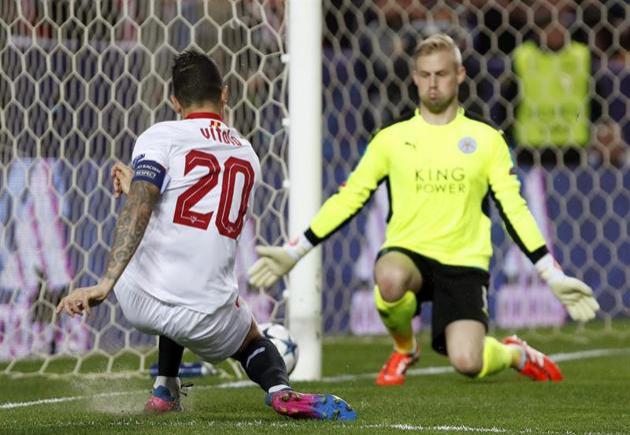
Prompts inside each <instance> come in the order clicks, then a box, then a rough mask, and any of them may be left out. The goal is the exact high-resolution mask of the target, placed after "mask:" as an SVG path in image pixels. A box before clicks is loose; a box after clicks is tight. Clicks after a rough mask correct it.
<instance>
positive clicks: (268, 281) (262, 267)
mask: <svg viewBox="0 0 630 435" xmlns="http://www.w3.org/2000/svg"><path fill="white" fill-rule="evenodd" d="M311 249H313V245H312V244H311V243H310V242H309V241H308V240H307V239H306V237H304V235H303V234H301V235H300V236H299V237H297V238H295V239H294V240H292V241H291V242H289V243H285V244H284V245H282V246H257V247H256V253H257V254H258V255H259V256H260V258H259V259H258V260H257V261H256V263H254V265H253V266H252V267H250V268H249V270H248V271H247V273H248V274H249V283H250V284H251V285H253V286H254V287H257V288H267V287H269V286H272V285H273V284H275V283H276V281H278V280H279V279H280V278H282V277H283V276H284V275H286V274H287V273H289V271H291V269H293V266H295V264H296V263H297V262H298V261H299V260H300V259H301V258H302V257H304V256H305V255H306V254H307V253H308V252H309V251H310V250H311Z"/></svg>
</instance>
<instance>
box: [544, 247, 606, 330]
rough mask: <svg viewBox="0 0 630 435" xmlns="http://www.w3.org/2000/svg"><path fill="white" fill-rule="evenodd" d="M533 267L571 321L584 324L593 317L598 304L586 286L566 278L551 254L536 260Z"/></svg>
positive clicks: (574, 279)
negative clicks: (565, 309)
mask: <svg viewBox="0 0 630 435" xmlns="http://www.w3.org/2000/svg"><path fill="white" fill-rule="evenodd" d="M535 266H536V270H537V271H538V274H539V275H540V277H541V278H542V279H544V280H545V282H546V283H547V285H548V286H549V288H551V291H552V292H553V294H554V295H555V296H556V297H557V298H558V300H559V301H560V302H562V303H563V304H564V306H565V307H566V308H567V311H568V312H569V315H570V316H571V318H572V319H573V320H576V321H579V322H585V321H587V320H591V319H593V318H594V317H595V313H596V312H597V310H599V304H598V303H597V301H596V300H595V297H594V296H593V290H591V288H590V287H589V286H588V285H586V284H585V283H583V282H582V281H580V280H579V279H576V278H572V277H570V276H566V275H565V274H564V272H563V271H562V269H561V268H560V266H559V265H558V263H556V261H555V260H554V258H553V257H552V256H551V254H547V255H545V256H544V257H543V258H541V259H540V260H538V261H537V262H536V264H535Z"/></svg>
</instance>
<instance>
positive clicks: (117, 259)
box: [56, 181, 160, 316]
mask: <svg viewBox="0 0 630 435" xmlns="http://www.w3.org/2000/svg"><path fill="white" fill-rule="evenodd" d="M159 199H160V189H159V188H158V187H156V186H155V185H153V184H151V183H148V182H146V181H134V182H133V183H131V189H130V190H129V196H128V197H127V201H126V202H125V205H124V206H123V209H122V211H121V212H120V216H119V217H118V222H117V223H116V230H115V232H114V244H113V245H112V248H111V250H110V252H109V258H108V260H107V267H106V269H105V276H103V278H102V279H101V280H100V281H99V282H98V284H96V285H95V286H91V287H84V288H80V289H77V290H75V291H74V292H72V293H71V294H69V295H68V296H66V297H64V298H63V299H62V300H61V302H59V305H58V306H57V310H56V312H57V314H60V313H61V312H62V311H65V312H66V313H67V314H69V315H70V316H74V315H75V314H81V313H83V312H85V313H86V314H89V312H90V307H93V306H94V305H98V304H100V303H101V302H103V301H104V300H105V298H107V295H108V294H109V292H111V291H112V289H113V288H114V284H116V281H118V278H120V275H122V273H123V271H124V270H125V267H127V264H129V261H130V260H131V257H132V256H133V254H134V252H136V249H137V248H138V245H139V244H140V241H141V240H142V236H144V231H145V230H146V228H147V225H148V224H149V219H150V218H151V212H152V211H153V207H154V206H155V204H156V203H157V202H158V200H159Z"/></svg>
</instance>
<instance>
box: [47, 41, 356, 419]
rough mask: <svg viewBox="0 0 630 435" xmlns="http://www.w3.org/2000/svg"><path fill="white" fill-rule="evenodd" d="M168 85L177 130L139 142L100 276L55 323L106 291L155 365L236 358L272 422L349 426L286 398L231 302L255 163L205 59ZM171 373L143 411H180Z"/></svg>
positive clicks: (339, 403)
mask: <svg viewBox="0 0 630 435" xmlns="http://www.w3.org/2000/svg"><path fill="white" fill-rule="evenodd" d="M172 76H173V96H171V102H172V103H173V106H174V107H175V110H176V112H177V113H178V114H179V115H180V116H181V118H182V119H181V120H179V121H167V122H159V123H157V124H155V125H153V126H152V127H150V128H149V129H148V130H146V131H145V132H144V133H143V134H141V135H140V137H138V140H137V142H136V145H135V147H134V150H133V155H132V159H133V163H132V166H133V179H132V182H131V184H130V187H129V191H128V197H127V200H126V202H125V204H124V206H123V208H122V210H121V212H120V215H119V217H118V222H117V224H116V229H115V234H114V242H113V245H112V247H111V251H110V255H109V258H108V261H107V266H106V272H105V275H104V277H103V278H101V280H100V281H99V282H98V283H97V284H96V285H94V286H91V287H85V288H80V289H77V290H75V291H74V292H72V293H70V294H69V295H68V296H66V297H64V298H63V299H62V300H61V302H60V303H59V305H58V307H57V313H58V314H59V313H61V312H65V313H67V314H69V315H71V316H74V315H75V314H83V313H85V314H89V312H90V307H92V306H95V305H98V304H100V303H101V302H102V301H104V300H105V299H106V298H107V296H108V294H109V293H110V292H111V290H112V289H113V290H114V291H115V293H116V297H117V299H118V302H119V303H120V306H121V308H122V310H123V313H124V315H125V317H126V318H127V319H128V320H129V321H130V322H131V323H132V324H133V325H134V326H135V327H136V328H138V329H139V330H141V331H143V332H146V333H149V334H157V335H160V336H161V344H160V353H161V356H160V363H162V362H164V361H168V360H170V365H171V366H172V367H173V368H177V367H178V366H179V362H180V361H181V346H184V347H186V348H188V349H190V350H191V351H192V352H194V353H195V354H197V355H198V356H199V357H201V358H202V359H204V360H206V361H209V362H213V363H216V362H219V361H222V360H224V359H226V358H229V357H233V358H235V359H237V360H238V361H239V362H240V363H241V365H242V366H243V368H244V369H245V372H246V373H247V375H248V376H249V377H250V379H251V380H252V381H254V382H256V383H257V384H258V385H260V386H261V388H263V390H265V392H266V393H267V396H266V403H267V404H268V405H270V406H271V407H272V408H273V409H274V410H275V411H276V412H278V413H280V414H284V415H288V416H290V417H297V418H313V419H325V420H333V419H335V420H336V419H340V420H353V419H355V418H356V414H355V412H354V411H353V410H352V409H351V408H350V407H349V406H348V404H347V403H346V402H345V401H343V400H342V399H340V398H338V397H336V396H333V395H330V394H302V393H297V392H295V391H293V390H292V389H291V387H290V386H289V381H288V375H287V372H286V367H285V364H284V361H283V359H282V357H281V356H280V354H279V353H278V350H277V349H276V348H275V346H274V345H273V344H272V343H271V342H270V341H269V340H268V339H267V338H265V337H263V336H262V335H261V334H260V332H259V330H258V327H257V326H256V322H255V320H254V318H253V316H252V313H251V311H250V309H249V307H248V306H247V304H246V303H245V302H244V301H242V300H240V299H239V298H238V287H237V283H236V277H235V274H234V259H235V252H236V247H237V242H238V238H239V235H240V233H241V230H242V228H243V224H244V222H245V220H246V219H247V216H248V211H249V210H251V207H252V203H253V197H254V188H255V186H256V185H257V184H258V183H259V182H260V178H261V175H260V163H259V160H258V157H257V156H256V154H255V153H254V151H253V149H252V146H251V144H250V143H249V142H248V141H247V140H246V139H245V138H243V137H242V136H241V135H240V134H239V133H238V132H237V131H236V130H235V129H233V128H230V127H229V126H227V125H226V124H225V123H224V121H223V119H222V117H221V115H220V114H221V113H222V112H223V107H224V105H225V104H226V102H227V88H226V87H224V86H223V80H222V77H221V74H220V72H219V69H218V68H217V66H216V64H215V63H214V61H213V60H212V59H210V58H209V57H208V56H206V55H204V54H201V53H198V52H196V51H185V52H183V53H182V54H180V55H178V56H177V57H176V58H175V61H174V65H173V69H172ZM163 342H164V343H166V344H167V346H166V348H165V349H162V347H163V346H162V345H163V344H164V343H163ZM169 349H170V350H171V351H173V355H170V356H169V355H168V352H169ZM176 373H177V372H175V373H174V374H172V376H159V377H158V380H157V381H156V385H155V386H154V389H153V391H152V395H151V397H150V398H149V401H148V402H147V405H146V406H145V409H146V410H147V411H149V412H155V413H161V412H166V411H172V410H179V409H181V408H180V404H179V388H180V384H179V379H178V378H177V377H176V376H177V375H176Z"/></svg>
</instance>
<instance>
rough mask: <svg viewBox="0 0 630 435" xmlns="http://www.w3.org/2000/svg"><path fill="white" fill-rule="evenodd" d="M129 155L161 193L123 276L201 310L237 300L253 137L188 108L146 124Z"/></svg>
mask: <svg viewBox="0 0 630 435" xmlns="http://www.w3.org/2000/svg"><path fill="white" fill-rule="evenodd" d="M132 158H133V166H134V178H133V179H134V180H145V181H149V182H152V183H153V184H155V185H157V186H158V187H160V189H161V191H162V197H161V198H160V200H159V202H158V203H157V204H156V206H155V208H154V210H153V213H152V215H151V219H150V221H149V224H148V226H147V229H146V231H145V234H144V237H143V238H142V241H141V242H140V245H139V246H138V250H137V251H136V253H135V255H134V256H133V258H132V259H131V261H130V262H129V265H128V266H127V268H126V269H125V271H124V273H123V275H122V277H121V280H131V281H133V282H135V283H136V284H137V285H138V286H139V287H141V288H142V289H143V290H144V291H146V292H147V293H149V294H151V295H152V296H154V297H155V298H157V299H160V300H162V301H164V302H167V303H171V304H174V305H178V306H184V307H187V308H190V309H192V310H195V311H199V312H202V313H206V314H211V313H213V312H214V311H216V310H217V309H218V308H220V307H222V306H224V305H226V304H229V303H234V302H235V299H236V297H237V295H238V286H237V280H236V276H235V273H234V261H235V256H236V245H237V241H238V238H239V235H240V233H241V230H242V228H243V225H244V223H245V221H246V219H247V218H248V215H249V213H248V211H251V209H252V203H253V198H254V188H255V186H256V185H257V184H258V183H259V181H260V162H259V160H258V157H257V156H256V154H255V153H254V150H253V149H252V146H251V144H250V143H249V142H248V141H247V140H246V139H244V138H243V137H242V136H241V135H240V134H239V133H238V132H237V131H236V130H235V129H233V128H230V127H228V126H227V125H226V124H224V123H223V121H222V120H221V117H219V116H218V115H216V114H212V113H193V114H191V115H189V116H188V117H187V119H185V120H181V121H168V122H160V123H158V124H155V125H154V126H152V127H151V128H149V129H148V130H146V131H145V132H144V133H143V134H142V135H140V137H139V138H138V140H137V142H136V145H135V147H134V150H133V157H132Z"/></svg>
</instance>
